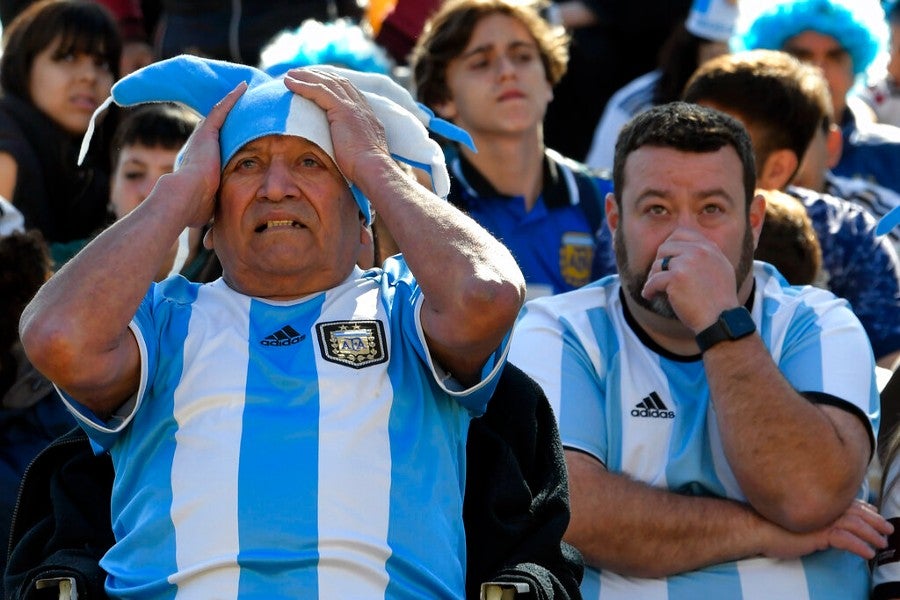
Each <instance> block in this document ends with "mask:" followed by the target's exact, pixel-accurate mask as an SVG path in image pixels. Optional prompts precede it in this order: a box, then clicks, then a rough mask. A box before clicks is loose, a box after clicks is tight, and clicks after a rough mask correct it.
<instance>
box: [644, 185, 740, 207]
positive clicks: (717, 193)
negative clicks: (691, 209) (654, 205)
mask: <svg viewBox="0 0 900 600" xmlns="http://www.w3.org/2000/svg"><path fill="white" fill-rule="evenodd" d="M671 197H672V194H671V192H668V191H666V190H660V189H656V188H649V189H646V190H644V191H643V192H641V193H640V194H639V195H638V196H637V198H635V205H638V204H640V203H641V202H644V201H646V200H653V199H657V198H659V199H663V200H667V199H669V198H671ZM708 198H722V199H723V200H725V201H727V202H728V203H729V204H732V205H733V204H735V199H734V198H733V197H732V196H731V194H729V193H728V192H727V191H726V190H725V188H721V187H717V188H710V189H707V190H700V191H698V192H696V193H694V194H692V195H691V199H692V200H706V199H708Z"/></svg>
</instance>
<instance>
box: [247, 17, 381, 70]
mask: <svg viewBox="0 0 900 600" xmlns="http://www.w3.org/2000/svg"><path fill="white" fill-rule="evenodd" d="M323 64H325V65H335V66H338V67H345V68H347V69H353V70H354V71H364V72H366V73H381V74H382V75H390V72H391V61H390V59H389V58H388V55H387V53H386V52H385V51H384V50H383V49H382V48H381V47H380V46H378V45H377V44H376V43H375V42H374V41H373V40H372V39H371V38H370V37H369V36H368V35H366V33H365V32H364V31H363V30H362V29H361V28H360V27H359V26H358V25H355V24H354V23H353V22H352V21H350V19H337V20H336V21H331V22H328V23H322V22H320V21H316V20H314V19H307V20H306V21H304V22H303V23H302V24H301V25H300V27H297V28H296V29H290V30H285V31H282V32H281V33H279V34H278V35H277V36H275V37H274V38H273V39H272V41H271V42H269V43H268V44H266V46H265V48H263V49H262V51H261V52H260V65H259V68H260V69H262V70H263V71H265V72H266V73H268V74H269V75H272V76H276V75H283V74H284V73H286V72H287V71H288V70H289V69H293V68H296V67H308V66H311V65H323Z"/></svg>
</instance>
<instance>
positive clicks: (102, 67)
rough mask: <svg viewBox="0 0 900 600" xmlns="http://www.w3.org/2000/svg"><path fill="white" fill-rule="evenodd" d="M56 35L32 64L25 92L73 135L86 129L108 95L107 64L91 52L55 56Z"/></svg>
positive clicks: (108, 68) (108, 67)
mask: <svg viewBox="0 0 900 600" xmlns="http://www.w3.org/2000/svg"><path fill="white" fill-rule="evenodd" d="M59 42H60V40H59V38H57V39H56V40H54V41H53V43H51V44H50V45H49V46H48V47H47V48H45V49H44V50H43V51H42V52H41V53H40V54H38V55H37V56H35V58H34V62H33V63H32V65H31V75H30V77H29V81H28V92H29V94H30V95H31V101H32V102H33V103H34V105H35V106H37V108H38V109H39V110H40V111H41V112H43V113H44V114H46V115H47V116H49V117H50V118H51V119H53V120H54V121H55V122H56V123H57V124H58V125H59V126H60V127H62V128H63V129H65V130H66V131H67V132H69V133H71V134H73V135H83V134H84V132H85V131H87V127H88V123H89V122H90V120H91V115H92V114H93V113H94V110H96V108H97V107H98V106H99V105H100V103H101V102H103V101H104V100H106V98H107V97H108V96H109V91H110V88H111V87H112V84H113V75H112V72H111V71H110V65H107V64H104V63H102V62H101V61H98V60H97V58H96V57H94V56H92V55H90V54H68V55H65V56H57V55H56V52H57V48H58V47H59Z"/></svg>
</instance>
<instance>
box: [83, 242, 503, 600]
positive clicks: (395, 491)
mask: <svg viewBox="0 0 900 600" xmlns="http://www.w3.org/2000/svg"><path fill="white" fill-rule="evenodd" d="M421 306H422V293H421V290H420V289H419V287H418V286H417V284H416V283H415V281H414V280H413V279H412V275H411V273H410V272H409V270H408V269H407V268H406V266H405V263H404V262H403V261H402V259H396V258H392V259H389V260H388V261H387V262H386V263H385V270H384V271H382V270H381V269H373V270H370V271H365V272H363V271H361V270H359V269H356V270H355V271H354V272H353V273H352V275H351V276H350V277H349V278H348V279H347V280H346V281H344V282H343V283H342V284H340V285H339V286H337V287H335V288H333V289H331V290H328V291H326V292H322V293H317V294H313V295H311V296H308V297H305V298H302V299H299V300H295V301H283V302H276V301H271V300H262V299H258V298H252V297H248V296H245V295H242V294H239V293H237V292H235V291H234V290H232V289H231V288H229V287H228V286H227V285H226V284H225V282H224V281H223V280H221V279H220V280H218V281H216V282H213V283H211V284H206V285H199V284H194V283H189V282H187V281H186V280H184V279H183V278H179V277H176V278H170V279H167V280H165V281H164V282H162V283H160V284H157V285H154V286H153V287H152V288H151V290H150V291H149V293H148V295H147V296H146V298H145V299H144V301H143V303H142V304H141V307H140V309H139V311H138V313H137V315H136V316H135V318H134V320H133V321H132V324H131V331H132V332H133V334H134V336H135V337H136V338H137V340H138V345H139V347H140V353H141V373H140V387H139V391H138V393H137V395H136V396H135V397H134V398H133V399H132V400H131V401H130V402H129V403H127V404H126V405H125V407H123V408H122V409H121V410H120V412H119V413H118V414H117V415H115V416H114V417H113V418H112V419H111V420H107V421H103V420H100V419H98V418H97V417H96V416H94V415H93V414H91V413H89V412H87V411H86V410H85V409H84V407H83V406H81V405H80V404H78V403H77V402H75V401H74V400H72V399H71V398H69V399H67V403H68V404H69V406H70V408H71V409H72V410H73V412H74V413H75V414H76V416H77V417H78V418H79V420H80V422H81V425H82V427H83V428H84V429H85V430H86V431H87V432H88V435H89V436H90V437H91V439H92V441H93V442H94V443H95V444H96V445H98V446H100V447H102V448H105V449H108V450H109V452H110V454H111V456H112V459H113V463H114V467H115V470H116V479H115V484H114V489H113V493H112V523H113V529H114V532H115V535H116V544H115V545H114V546H113V548H112V549H111V550H110V551H109V552H108V553H107V555H106V556H105V557H104V558H103V560H102V566H103V567H104V568H105V569H106V570H107V572H108V573H109V578H108V582H107V588H108V590H109V591H110V593H111V594H112V595H113V596H116V597H129V598H139V599H140V598H178V599H182V598H203V599H208V598H290V597H294V598H297V597H304V598H317V597H318V598H391V599H401V598H408V599H421V598H454V599H458V598H461V597H462V596H463V595H464V582H465V565H466V552H465V535H464V529H463V522H462V501H463V491H464V490H463V488H464V481H465V443H466V434H467V431H468V426H469V421H470V419H471V418H472V417H473V416H477V415H480V414H481V413H482V412H483V411H484V410H485V408H486V406H487V401H488V399H489V397H490V396H491V394H492V393H493V390H494V387H495V385H496V381H497V379H498V377H499V372H500V371H501V369H502V364H504V358H505V352H506V343H504V344H503V345H501V348H500V349H498V350H497V352H496V353H495V355H493V356H492V357H491V358H490V359H489V360H488V362H487V364H486V366H485V368H484V371H483V377H482V379H481V381H480V382H479V383H478V384H477V385H474V386H473V387H470V388H468V389H462V387H461V386H460V385H459V384H457V383H456V382H455V380H454V379H453V378H452V377H451V376H450V375H449V374H447V373H444V372H442V371H441V369H440V368H439V367H438V366H437V365H435V364H434V363H433V362H432V360H431V358H430V355H429V352H428V348H427V345H426V340H425V336H424V333H423V331H422V327H421V323H420V311H421Z"/></svg>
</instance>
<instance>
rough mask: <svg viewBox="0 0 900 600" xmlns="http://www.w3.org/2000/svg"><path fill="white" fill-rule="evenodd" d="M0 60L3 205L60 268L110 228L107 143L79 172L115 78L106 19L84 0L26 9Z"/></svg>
mask: <svg viewBox="0 0 900 600" xmlns="http://www.w3.org/2000/svg"><path fill="white" fill-rule="evenodd" d="M3 33H4V38H3V39H4V42H3V56H2V57H0V87H2V97H0V195H2V196H4V197H6V198H8V199H9V200H11V201H12V203H13V204H14V205H15V206H16V208H18V209H19V210H20V211H21V212H22V214H23V215H24V216H25V227H26V228H29V229H30V228H36V229H38V230H40V232H41V233H42V234H43V236H44V239H45V240H46V241H47V242H48V243H49V244H50V249H51V252H52V256H53V259H54V261H55V262H56V263H57V265H60V264H62V263H63V262H65V261H66V260H67V259H68V258H69V257H71V256H72V255H73V254H74V253H75V252H77V251H78V250H79V249H80V248H81V247H82V246H83V245H84V243H85V241H86V240H87V239H88V238H89V237H90V236H91V235H93V234H94V233H96V232H97V231H98V230H100V229H102V228H103V227H104V226H106V225H107V224H108V223H109V222H110V216H109V213H108V212H107V204H108V201H109V174H108V173H109V171H108V167H107V165H108V153H107V151H106V148H107V146H108V142H109V138H108V137H107V134H108V132H109V131H111V129H110V128H111V127H113V126H114V121H115V116H114V114H109V115H107V119H106V120H105V121H104V123H103V124H101V126H100V132H99V133H100V135H96V136H95V144H98V145H99V148H97V149H96V150H95V151H94V152H92V153H90V155H89V157H88V160H87V161H86V162H85V163H84V164H82V165H80V166H79V165H77V164H76V163H77V160H76V159H77V156H78V150H79V146H80V144H81V138H82V136H83V135H84V133H85V132H86V131H87V127H88V123H89V122H90V119H91V115H92V114H93V113H94V110H95V109H96V108H97V107H98V106H99V105H100V103H101V102H103V101H104V100H105V99H106V98H107V96H109V91H110V88H111V86H112V84H113V82H114V81H115V80H116V78H117V77H118V68H119V55H120V52H121V40H120V38H119V33H118V28H117V26H116V23H115V21H114V20H113V18H112V16H111V15H110V13H109V11H108V10H106V8H104V7H103V6H101V5H99V4H96V3H94V2H89V1H87V0H44V1H41V2H37V3H35V4H32V5H31V6H29V7H28V8H26V9H25V10H24V11H23V12H22V13H20V14H19V16H18V17H16V18H15V19H14V20H13V22H12V23H10V25H9V27H7V28H6V29H5V30H4V32H3Z"/></svg>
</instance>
